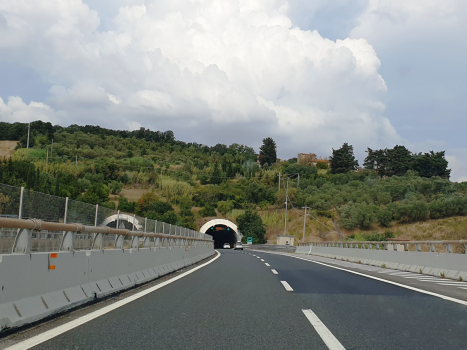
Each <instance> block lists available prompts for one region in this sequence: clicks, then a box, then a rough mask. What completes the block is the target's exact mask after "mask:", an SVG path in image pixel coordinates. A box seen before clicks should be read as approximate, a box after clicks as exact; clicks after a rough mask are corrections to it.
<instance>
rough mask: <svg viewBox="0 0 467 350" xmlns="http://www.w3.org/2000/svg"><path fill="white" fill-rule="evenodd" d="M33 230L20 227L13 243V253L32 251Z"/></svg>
mask: <svg viewBox="0 0 467 350" xmlns="http://www.w3.org/2000/svg"><path fill="white" fill-rule="evenodd" d="M31 237H32V230H27V229H18V231H17V233H16V237H15V242H14V243H13V248H12V250H11V251H12V253H30V252H31Z"/></svg>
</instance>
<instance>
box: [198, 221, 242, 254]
mask: <svg viewBox="0 0 467 350" xmlns="http://www.w3.org/2000/svg"><path fill="white" fill-rule="evenodd" d="M206 234H208V235H211V236H212V239H213V240H214V249H219V248H223V246H224V244H225V243H229V244H230V248H233V247H234V245H235V242H237V233H236V232H235V231H234V230H232V229H231V228H230V227H227V226H225V225H215V226H211V227H210V228H209V229H208V230H207V231H206Z"/></svg>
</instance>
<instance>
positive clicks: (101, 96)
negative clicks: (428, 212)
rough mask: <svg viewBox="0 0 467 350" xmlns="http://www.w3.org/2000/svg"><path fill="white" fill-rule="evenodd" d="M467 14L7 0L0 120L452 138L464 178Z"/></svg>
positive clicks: (431, 142)
mask: <svg viewBox="0 0 467 350" xmlns="http://www.w3.org/2000/svg"><path fill="white" fill-rule="evenodd" d="M466 14H467V5H465V2H463V1H460V0H445V1H441V0H426V1H424V2H420V1H418V0H405V1H401V0H392V1H383V0H340V1H338V0H334V1H326V0H317V1H301V0H291V1H289V2H288V3H287V2H285V1H273V0H254V1H253V0H252V1H248V2H244V1H198V2H185V1H171V2H161V1H149V0H148V1H143V0H138V1H133V0H118V1H109V0H86V1H85V2H82V1H81V0H64V1H62V2H60V3H57V4H55V3H54V1H52V0H51V1H46V0H37V1H30V2H24V3H21V4H20V5H18V4H17V3H16V2H15V1H4V2H2V3H1V4H0V98H2V101H1V103H0V120H3V121H30V120H36V119H43V120H50V121H52V122H54V123H59V124H64V125H67V124H71V123H78V124H86V123H89V124H100V125H102V126H105V127H115V126H116V125H118V126H119V128H138V127H140V126H144V127H148V128H151V129H161V130H167V129H171V130H173V131H174V132H175V135H176V136H177V137H178V138H179V139H182V140H186V141H197V142H204V143H208V144H214V143H217V142H222V143H231V142H242V143H246V144H249V145H252V146H254V147H258V146H259V145H260V143H261V139H262V138H263V137H267V136H273V137H274V138H275V139H276V140H277V142H278V144H279V146H280V147H279V156H281V157H284V158H287V157H291V156H294V153H296V152H307V151H313V152H315V153H318V154H320V155H322V156H328V155H329V154H330V152H331V150H332V148H337V147H339V146H340V145H341V144H342V143H343V142H350V143H352V144H354V146H355V150H356V154H357V156H358V157H359V159H360V161H362V160H363V158H364V156H365V153H364V150H365V149H366V147H367V146H369V147H372V148H377V147H393V146H394V145H395V144H404V145H406V146H407V147H408V148H409V149H411V150H413V151H417V152H418V151H428V150H435V151H439V150H446V154H447V156H448V160H449V162H450V166H451V168H452V169H453V180H460V181H461V180H467V158H466V157H467V146H466V144H465V141H464V137H463V136H464V135H463V134H464V130H465V129H466V126H467V125H466V123H467V122H466V118H465V116H466V112H467V108H466V107H465V103H464V101H463V100H464V96H466V93H467V88H466V87H465V86H466V85H465V81H466V78H467V70H466V69H465V67H466V63H467V62H466V61H467V59H466V57H467V41H466V40H465V38H464V34H463V33H465V32H466V29H467V28H466V27H467V24H466V23H467V21H466V19H467V16H466ZM313 31H315V32H313Z"/></svg>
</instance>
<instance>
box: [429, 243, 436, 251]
mask: <svg viewBox="0 0 467 350" xmlns="http://www.w3.org/2000/svg"><path fill="white" fill-rule="evenodd" d="M430 252H432V253H436V248H435V245H434V244H433V243H430Z"/></svg>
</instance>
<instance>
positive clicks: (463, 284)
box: [436, 282, 467, 287]
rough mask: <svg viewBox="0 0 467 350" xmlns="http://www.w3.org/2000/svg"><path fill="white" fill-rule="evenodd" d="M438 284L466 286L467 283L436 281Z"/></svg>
mask: <svg viewBox="0 0 467 350" xmlns="http://www.w3.org/2000/svg"><path fill="white" fill-rule="evenodd" d="M436 284H439V285H440V286H458V287H467V284H465V283H462V282H451V283H449V282H445V283H442V282H441V283H436Z"/></svg>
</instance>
